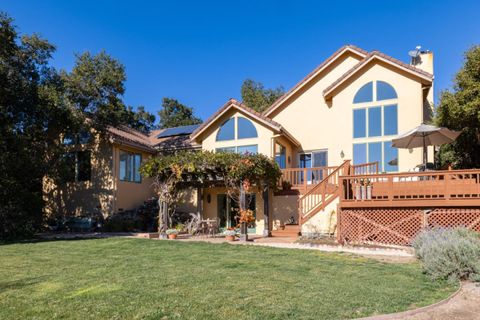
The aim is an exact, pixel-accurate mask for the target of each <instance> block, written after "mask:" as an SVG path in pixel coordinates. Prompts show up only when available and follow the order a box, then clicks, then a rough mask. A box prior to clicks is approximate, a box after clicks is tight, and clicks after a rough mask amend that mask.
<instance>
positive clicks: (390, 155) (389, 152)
mask: <svg viewBox="0 0 480 320" xmlns="http://www.w3.org/2000/svg"><path fill="white" fill-rule="evenodd" d="M383 154H384V158H385V168H384V170H385V171H386V172H392V171H398V149H397V148H394V147H392V142H388V141H385V142H384V143H383Z"/></svg>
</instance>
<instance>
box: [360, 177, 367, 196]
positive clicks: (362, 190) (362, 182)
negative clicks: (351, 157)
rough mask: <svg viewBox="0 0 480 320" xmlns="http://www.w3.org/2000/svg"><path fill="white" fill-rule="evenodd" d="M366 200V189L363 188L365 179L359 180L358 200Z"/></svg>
mask: <svg viewBox="0 0 480 320" xmlns="http://www.w3.org/2000/svg"><path fill="white" fill-rule="evenodd" d="M366 198H367V189H366V187H365V179H363V178H362V179H360V199H362V200H364V199H366Z"/></svg>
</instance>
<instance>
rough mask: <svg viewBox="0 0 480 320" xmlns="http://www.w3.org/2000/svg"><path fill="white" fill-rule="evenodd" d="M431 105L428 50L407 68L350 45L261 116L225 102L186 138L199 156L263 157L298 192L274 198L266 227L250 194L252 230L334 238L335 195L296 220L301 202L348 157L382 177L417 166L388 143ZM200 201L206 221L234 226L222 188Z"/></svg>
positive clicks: (415, 157)
mask: <svg viewBox="0 0 480 320" xmlns="http://www.w3.org/2000/svg"><path fill="white" fill-rule="evenodd" d="M431 105H433V55H432V53H431V52H422V53H421V54H420V59H418V61H417V63H416V65H415V66H414V65H411V64H406V63H404V62H401V61H399V60H396V59H394V58H392V57H389V56H387V55H385V54H383V53H381V52H378V51H372V52H367V51H365V50H363V49H360V48H358V47H355V46H351V45H347V46H344V47H342V48H340V49H339V50H337V51H336V52H335V53H334V54H333V55H331V56H330V57H329V58H328V59H326V60H325V61H324V62H323V63H321V64H320V65H319V66H318V67H317V68H316V69H314V70H313V71H312V72H311V73H310V74H308V75H307V76H306V77H305V78H304V79H302V80H301V81H300V82H298V83H297V84H296V85H295V86H294V87H293V88H291V89H290V90H289V91H288V92H287V93H286V94H285V95H283V96H282V97H281V98H280V99H279V100H278V101H276V102H275V103H274V104H273V105H272V106H271V107H270V108H268V109H267V110H266V111H265V112H263V113H261V114H260V113H257V112H255V111H254V110H252V109H250V108H248V107H247V106H245V105H243V104H241V103H240V102H238V101H236V100H234V99H231V100H229V101H228V102H227V103H226V104H224V105H223V106H222V107H221V108H220V109H219V110H218V111H217V112H215V113H214V114H213V115H212V116H211V117H210V118H209V119H208V120H207V121H205V122H204V123H203V124H202V125H201V126H200V127H199V128H198V129H196V130H195V131H194V132H193V133H192V135H191V139H192V141H194V142H195V143H197V144H199V145H201V146H202V149H204V150H212V151H216V152H251V153H256V152H259V153H263V154H265V155H268V156H270V157H272V158H275V159H276V161H277V162H278V164H279V165H280V167H281V168H282V169H283V173H284V178H283V179H284V180H285V181H287V182H288V183H289V184H290V185H292V186H293V188H292V189H294V190H293V191H296V192H277V193H276V194H272V196H271V200H270V201H269V204H270V217H271V219H270V220H271V222H269V223H264V212H263V211H264V206H263V204H262V202H261V195H260V194H259V193H257V194H255V195H251V197H252V199H253V200H252V201H251V202H252V204H251V206H252V208H254V209H255V211H256V219H257V223H256V226H255V228H252V229H251V231H252V232H255V233H257V234H268V232H264V231H266V229H267V228H269V229H270V230H273V231H275V230H276V229H277V228H278V227H279V226H282V225H284V224H285V223H286V222H287V221H288V222H292V220H293V222H294V223H296V224H299V223H300V224H301V225H298V226H297V227H296V228H297V229H296V230H294V231H295V232H300V231H301V232H302V233H331V232H333V230H334V228H335V218H336V217H335V215H332V210H337V204H338V197H335V199H334V198H333V197H332V199H331V200H330V201H328V202H329V203H328V204H327V203H326V202H327V201H325V205H322V206H317V205H312V207H316V208H315V210H314V212H313V211H312V212H304V218H303V219H302V217H301V215H302V213H300V216H299V210H301V208H299V205H300V203H301V199H302V197H304V196H305V195H306V194H307V193H308V192H310V191H311V189H312V187H313V186H315V185H316V184H318V183H320V182H321V181H322V180H323V179H324V178H325V177H326V176H327V175H329V174H330V173H331V172H332V170H333V169H334V168H338V167H339V166H340V165H341V164H342V163H343V162H344V161H345V160H347V159H351V160H352V164H353V165H356V164H357V165H358V164H363V163H372V162H378V165H379V168H378V171H379V172H398V171H408V170H410V169H412V168H414V167H415V166H416V165H418V164H420V163H422V151H421V150H398V149H395V148H392V147H391V140H392V139H393V138H395V137H396V136H397V135H398V134H400V133H402V132H404V131H407V130H409V129H411V128H413V127H415V126H417V125H419V124H421V123H422V122H424V121H427V120H429V119H430V116H431V114H432V109H431ZM432 156H433V152H431V154H430V158H432ZM203 195H204V196H203V197H202V199H203V206H202V208H203V210H202V211H203V213H204V215H205V216H207V217H211V218H213V217H220V220H221V223H222V225H223V226H225V227H227V226H230V224H233V221H232V215H233V214H232V213H231V209H230V207H231V205H232V204H230V203H229V201H228V199H226V195H225V190H224V189H222V188H209V189H206V190H203ZM307 200H309V199H307ZM317 202H318V200H317ZM317 204H318V203H317ZM319 208H320V210H319ZM304 209H305V208H304ZM299 220H303V221H299ZM269 224H270V225H269Z"/></svg>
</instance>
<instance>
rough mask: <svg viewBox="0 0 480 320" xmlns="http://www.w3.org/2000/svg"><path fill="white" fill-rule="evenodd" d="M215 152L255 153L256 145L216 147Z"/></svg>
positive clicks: (256, 151)
mask: <svg viewBox="0 0 480 320" xmlns="http://www.w3.org/2000/svg"><path fill="white" fill-rule="evenodd" d="M215 151H216V152H227V153H240V154H247V153H248V154H257V153H258V145H256V144H252V145H249V146H237V147H223V148H216V149H215Z"/></svg>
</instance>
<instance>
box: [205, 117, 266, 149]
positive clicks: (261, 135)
mask: <svg viewBox="0 0 480 320" xmlns="http://www.w3.org/2000/svg"><path fill="white" fill-rule="evenodd" d="M232 117H244V118H247V119H249V120H250V121H252V123H253V125H254V126H255V129H256V130H257V134H258V137H257V138H249V139H235V140H228V141H216V137H217V133H218V130H219V129H220V126H221V125H222V124H223V123H224V122H225V121H226V120H227V119H229V118H232ZM273 135H274V132H273V131H272V130H271V129H269V128H267V127H265V126H264V125H263V124H261V123H259V122H258V121H256V120H254V119H251V118H250V117H248V116H246V115H244V114H243V113H241V112H239V111H237V110H234V109H232V110H230V111H229V112H227V113H225V114H224V115H223V116H222V117H221V118H220V119H219V120H217V121H216V123H214V124H213V125H211V126H210V128H208V129H207V130H206V132H205V133H204V134H202V136H201V139H202V149H203V150H209V151H215V149H216V148H224V147H233V146H246V145H254V144H256V145H258V152H259V153H263V154H265V155H267V156H271V155H272V137H273ZM235 136H236V134H235Z"/></svg>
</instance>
